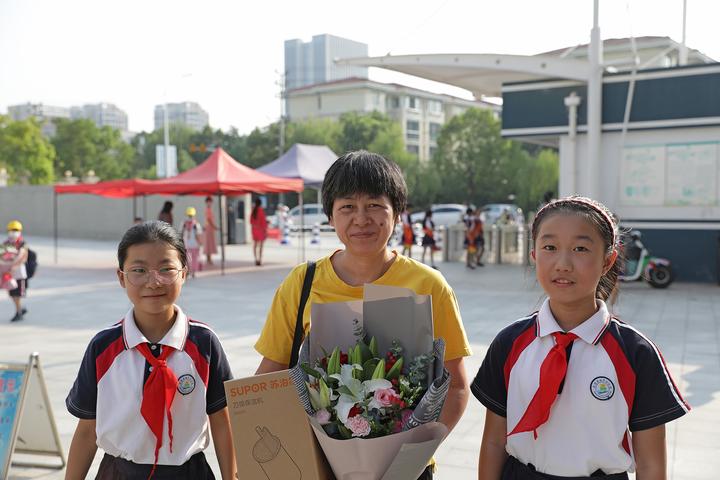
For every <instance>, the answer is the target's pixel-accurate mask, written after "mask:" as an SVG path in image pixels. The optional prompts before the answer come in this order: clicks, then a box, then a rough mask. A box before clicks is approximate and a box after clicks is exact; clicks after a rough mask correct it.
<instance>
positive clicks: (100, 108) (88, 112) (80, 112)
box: [70, 103, 128, 133]
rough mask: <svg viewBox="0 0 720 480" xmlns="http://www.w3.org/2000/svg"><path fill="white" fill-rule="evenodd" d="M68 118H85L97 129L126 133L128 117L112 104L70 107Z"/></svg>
mask: <svg viewBox="0 0 720 480" xmlns="http://www.w3.org/2000/svg"><path fill="white" fill-rule="evenodd" d="M70 117H71V118H73V119H78V118H87V119H88V120H92V121H93V122H95V125H97V126H98V127H112V128H114V129H117V130H120V132H122V133H124V132H127V129H128V116H127V113H125V112H124V111H123V110H120V109H119V108H118V107H116V106H115V105H113V104H112V103H94V104H86V105H83V106H81V107H71V108H70Z"/></svg>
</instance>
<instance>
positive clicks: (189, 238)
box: [182, 207, 203, 278]
mask: <svg viewBox="0 0 720 480" xmlns="http://www.w3.org/2000/svg"><path fill="white" fill-rule="evenodd" d="M196 214H197V212H196V211H195V207H187V208H186V209H185V215H186V216H187V218H186V219H185V221H184V222H183V226H182V238H183V242H184V243H185V248H187V252H188V255H189V256H190V272H189V273H190V276H191V277H192V278H195V273H196V272H198V271H199V270H200V269H201V265H200V245H201V244H202V232H203V229H202V226H200V222H198V221H197V219H196V218H195V215H196Z"/></svg>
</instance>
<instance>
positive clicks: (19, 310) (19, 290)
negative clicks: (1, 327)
mask: <svg viewBox="0 0 720 480" xmlns="http://www.w3.org/2000/svg"><path fill="white" fill-rule="evenodd" d="M22 230H23V226H22V223H20V221H19V220H11V221H10V222H8V224H7V232H8V234H7V239H6V240H5V241H4V242H3V244H2V246H1V247H0V250H2V252H4V255H3V259H4V261H5V262H6V263H9V265H8V268H7V269H6V270H7V272H6V274H5V275H6V276H8V277H11V278H10V280H13V281H12V282H8V285H10V286H11V287H12V288H8V293H9V295H10V298H11V299H12V301H13V303H14V304H15V315H14V316H13V317H12V318H11V319H10V321H11V322H17V321H20V320H22V319H23V317H24V316H25V314H26V313H27V308H24V307H23V306H22V303H21V299H22V297H24V296H25V294H26V291H27V278H28V274H27V270H26V268H25V262H26V261H27V258H28V248H27V246H26V245H25V239H24V238H23V235H22ZM3 283H6V282H3Z"/></svg>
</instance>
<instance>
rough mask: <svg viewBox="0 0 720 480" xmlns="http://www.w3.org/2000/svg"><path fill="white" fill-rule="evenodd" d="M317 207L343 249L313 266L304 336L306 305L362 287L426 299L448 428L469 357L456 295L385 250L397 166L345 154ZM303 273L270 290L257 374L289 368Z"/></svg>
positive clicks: (460, 400)
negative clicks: (437, 345)
mask: <svg viewBox="0 0 720 480" xmlns="http://www.w3.org/2000/svg"><path fill="white" fill-rule="evenodd" d="M322 204H323V210H324V212H325V214H326V215H327V216H328V219H329V220H330V225H332V226H333V227H335V234H336V235H337V236H338V239H339V240H340V241H341V242H342V243H343V244H344V245H345V248H344V249H339V250H336V251H335V252H333V253H331V254H330V255H328V256H325V257H323V258H320V259H319V260H318V261H317V262H316V264H315V274H314V277H313V282H312V287H311V289H310V294H309V297H308V300H307V303H306V305H305V309H304V311H303V312H302V319H303V330H304V334H305V335H307V333H308V332H309V329H310V306H311V305H312V304H313V303H329V302H346V301H351V300H361V299H362V298H363V285H365V284H366V283H372V284H374V285H391V286H398V287H404V288H409V289H411V290H413V291H414V292H415V293H416V294H418V295H430V296H431V298H432V311H433V319H434V324H433V329H434V337H435V338H443V339H445V345H446V347H445V368H447V369H448V371H449V372H450V375H451V383H450V391H449V393H448V396H447V399H446V400H445V404H444V405H443V409H442V412H441V415H440V421H441V422H442V423H444V424H445V425H447V427H448V428H449V429H452V428H453V427H454V426H455V425H456V424H457V422H458V420H460V417H461V416H462V414H463V411H464V410H465V406H466V405H467V401H468V397H469V389H468V381H467V374H466V372H465V365H464V363H463V358H464V357H466V356H468V355H471V354H472V352H471V350H470V345H469V344H468V341H467V337H466V335H465V329H464V327H463V324H462V319H461V318H460V309H459V308H458V304H457V300H456V298H455V294H454V292H453V290H452V288H451V287H450V285H448V283H447V281H446V280H445V278H444V277H443V276H442V275H441V274H440V273H439V272H437V271H435V270H433V269H431V268H429V267H428V266H426V265H423V264H421V263H420V262H417V261H415V260H413V259H411V258H408V257H406V256H404V255H400V254H399V253H398V252H397V251H396V250H389V249H388V248H387V243H388V239H389V238H390V236H391V235H392V234H393V233H394V231H395V225H396V224H397V222H399V221H400V213H401V212H402V211H403V210H405V206H406V204H407V186H406V185H405V180H404V179H403V175H402V172H401V171H400V168H399V167H398V166H397V164H395V163H394V162H391V161H389V160H387V159H385V158H383V157H382V156H380V155H377V154H375V153H370V152H366V151H357V152H350V153H347V154H345V155H343V156H342V157H340V158H338V159H337V160H336V161H335V163H333V164H332V166H331V167H330V168H329V169H328V171H327V173H326V174H325V180H324V181H323V185H322ZM306 272H307V264H306V263H303V264H301V265H298V266H297V267H295V268H294V269H293V270H292V271H291V272H290V274H289V275H288V276H287V277H286V278H285V280H283V282H282V284H281V285H280V287H279V288H278V289H277V291H276V292H275V298H274V299H273V302H272V306H271V307H270V311H269V312H268V316H267V320H266V321H265V326H264V327H263V330H262V333H261V334H260V338H259V339H258V341H257V343H256V344H255V349H256V350H257V351H258V352H259V353H260V355H262V357H263V359H262V361H261V362H260V366H259V367H258V369H257V372H256V373H258V374H261V373H269V372H274V371H278V370H284V369H286V368H288V365H289V362H290V357H291V349H292V340H293V334H294V332H295V324H296V319H297V316H298V313H300V312H298V310H299V308H300V307H299V305H300V293H301V290H302V285H303V282H304V279H305V274H306ZM389 320H390V319H389ZM432 470H433V469H432V466H429V467H428V468H427V469H426V471H425V472H424V473H423V474H422V476H421V477H420V479H423V480H427V479H431V478H432V475H433V473H432Z"/></svg>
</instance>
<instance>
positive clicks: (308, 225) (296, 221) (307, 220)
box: [288, 203, 332, 230]
mask: <svg viewBox="0 0 720 480" xmlns="http://www.w3.org/2000/svg"><path fill="white" fill-rule="evenodd" d="M303 217H304V218H303V221H304V223H303V230H312V227H313V226H314V225H315V224H316V223H318V224H320V229H321V230H332V227H331V226H330V225H329V220H328V217H327V215H325V213H324V212H323V208H322V205H321V204H319V203H306V204H304V205H303ZM300 222H301V220H300V206H299V205H298V206H297V207H293V208H291V209H290V212H288V224H289V225H290V230H299V228H300Z"/></svg>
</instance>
